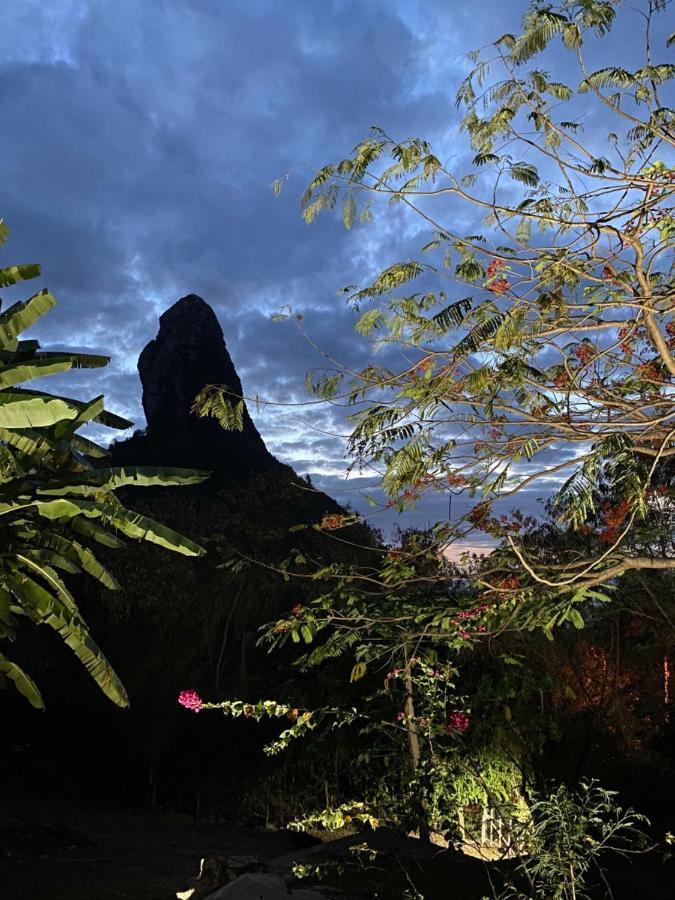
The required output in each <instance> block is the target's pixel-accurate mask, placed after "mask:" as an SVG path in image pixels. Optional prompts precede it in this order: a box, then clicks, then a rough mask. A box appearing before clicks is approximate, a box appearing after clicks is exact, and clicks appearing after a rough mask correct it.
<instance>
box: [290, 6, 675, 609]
mask: <svg viewBox="0 0 675 900" xmlns="http://www.w3.org/2000/svg"><path fill="white" fill-rule="evenodd" d="M667 5H668V4H667V3H665V2H657V0H648V2H645V3H643V4H642V6H641V9H640V10H639V11H637V12H636V11H634V10H630V11H629V10H625V11H624V10H621V11H619V10H617V7H616V4H613V3H609V2H598V0H563V2H559V3H556V4H542V3H540V2H534V3H532V4H531V6H530V8H529V9H528V11H527V12H526V14H525V15H524V17H523V21H522V29H521V31H520V33H519V34H516V35H513V34H504V35H502V36H501V37H500V38H498V39H497V40H496V41H495V42H494V44H492V45H491V47H490V48H489V52H487V53H473V54H470V59H471V61H472V63H473V68H472V70H471V71H470V73H469V74H468V76H467V77H466V79H465V80H464V82H463V83H462V85H461V87H460V89H459V91H458V94H457V103H458V105H459V106H461V107H462V108H463V109H464V117H463V119H462V128H463V129H464V130H465V131H466V132H467V133H468V135H469V138H470V142H471V146H472V149H473V151H474V153H475V155H474V157H473V161H472V168H471V171H470V172H469V173H468V174H466V175H464V177H460V176H459V175H457V174H455V173H454V172H452V171H451V170H450V169H449V168H448V167H447V166H446V165H445V164H444V163H443V162H441V159H442V158H443V154H442V153H441V152H440V151H439V152H437V153H434V152H433V150H432V148H431V146H430V145H429V144H428V143H427V142H426V141H424V140H421V139H419V138H410V139H408V140H403V141H400V140H397V139H395V138H393V137H390V136H389V135H388V134H387V133H386V132H385V131H383V130H381V129H379V128H374V129H373V130H372V132H371V134H370V135H369V136H368V137H367V138H366V139H365V140H363V141H362V142H361V143H360V144H358V145H357V147H356V148H355V150H354V152H353V154H352V155H351V156H350V157H348V158H346V159H343V160H342V161H341V162H338V163H335V164H329V165H327V166H325V167H323V168H322V169H321V170H320V171H319V172H318V173H317V175H316V176H315V177H314V179H313V180H312V181H311V183H310V185H309V187H308V189H307V191H306V192H305V195H304V197H303V200H302V205H303V209H304V216H305V219H306V220H307V221H308V222H311V221H312V220H313V219H314V218H315V217H316V216H317V215H318V214H319V213H320V212H322V211H324V210H326V209H332V208H334V207H335V206H336V205H337V204H338V203H340V204H341V206H342V211H343V219H344V224H345V225H346V227H347V228H351V227H352V225H353V223H354V222H355V218H356V216H357V214H358V212H359V207H360V209H361V219H362V220H368V219H370V218H372V208H371V207H372V204H373V202H374V201H377V200H386V201H388V203H389V204H390V205H392V204H394V205H396V204H398V205H400V206H402V207H404V208H405V209H406V210H408V211H409V212H410V213H412V214H414V215H416V216H418V217H419V218H420V219H421V220H422V223H423V225H424V227H425V228H426V227H428V229H429V231H430V232H433V233H431V234H429V238H430V239H429V241H428V242H427V243H426V244H425V246H424V247H423V248H422V250H423V251H424V256H420V257H419V258H415V259H410V260H407V261H403V262H397V263H395V264H393V265H391V266H389V267H388V268H386V269H385V270H384V271H382V272H380V273H379V274H378V275H377V277H376V278H375V279H374V280H373V281H372V282H371V283H370V284H369V285H367V286H366V287H363V288H361V289H358V290H357V289H355V288H346V289H345V291H346V292H347V293H348V295H349V297H348V299H349V302H350V303H351V305H352V306H353V307H354V308H355V309H357V310H360V309H361V307H362V306H363V305H364V304H365V303H367V302H370V301H373V302H374V304H375V305H374V306H373V307H372V308H368V309H367V310H366V311H365V312H362V315H361V316H360V319H359V321H358V324H357V326H356V330H357V332H359V333H360V334H362V335H372V336H374V337H375V340H376V341H377V343H378V345H380V346H382V345H384V347H385V350H386V348H387V347H392V346H393V347H394V348H396V349H401V350H403V351H404V354H405V355H406V356H407V357H408V359H409V360H410V362H409V363H407V364H406V365H405V366H404V367H403V368H402V369H401V368H399V369H395V368H388V367H386V366H384V365H378V364H374V363H373V364H369V365H367V366H366V367H365V368H364V369H363V370H362V371H360V372H359V373H357V374H355V375H353V374H350V373H347V372H345V371H344V370H341V369H340V368H335V369H330V370H322V371H321V372H318V373H316V374H315V377H314V380H313V389H314V391H315V392H316V393H318V394H319V395H321V396H323V397H326V398H329V399H331V401H332V402H334V403H335V402H339V401H340V400H343V401H344V402H346V403H347V404H358V408H357V410H356V411H355V412H354V413H353V421H354V423H355V425H354V429H353V431H352V434H351V437H350V441H349V446H350V449H351V452H352V454H353V455H354V457H355V460H356V462H357V464H360V465H366V464H375V465H376V466H380V467H382V470H383V473H384V476H383V486H384V488H385V490H386V492H387V493H388V495H389V498H390V499H389V503H390V504H392V505H395V506H396V507H398V508H400V509H403V508H404V507H405V506H406V505H407V504H409V503H411V502H414V501H415V500H416V499H418V498H419V497H420V496H421V495H422V494H423V493H424V492H426V491H429V490H445V489H447V488H448V487H449V486H450V487H454V488H458V489H461V490H465V491H467V492H469V493H471V494H472V495H476V494H478V495H479V499H478V502H477V503H476V505H475V506H474V508H473V510H472V511H471V513H469V514H468V516H467V517H465V519H464V520H463V521H462V522H461V523H460V525H459V526H458V527H456V528H454V529H452V530H448V531H447V533H443V534H439V540H443V541H450V540H456V539H458V538H462V537H464V536H466V534H467V533H468V532H469V531H470V530H472V529H476V528H478V529H482V530H485V531H488V532H489V533H491V534H493V535H494V536H496V537H503V538H505V540H506V543H507V552H505V553H504V554H503V566H502V567H497V568H498V571H497V569H496V570H495V572H494V574H493V577H491V578H490V579H488V582H489V583H486V589H488V590H490V591H491V592H492V593H493V594H494V595H495V596H497V597H499V596H501V597H506V598H508V597H510V596H512V595H513V594H514V591H516V590H517V589H518V590H520V589H521V588H522V587H524V586H526V585H527V586H530V587H532V588H535V589H537V590H538V591H539V592H540V593H541V591H542V590H543V592H548V593H553V594H555V595H556V596H558V595H560V594H561V593H569V592H577V593H578V592H580V591H581V592H583V591H584V590H588V589H590V588H592V587H594V586H595V585H599V584H602V583H604V582H607V581H608V580H610V579H611V578H613V577H615V576H617V575H619V574H621V573H622V572H624V571H626V570H629V569H670V568H672V567H674V566H675V557H673V555H672V553H670V552H668V553H664V552H661V548H660V547H659V546H656V545H655V546H653V547H650V548H648V550H647V551H646V552H640V553H636V552H633V550H631V545H630V541H629V537H630V535H631V533H632V532H633V531H634V530H635V529H636V528H637V527H638V526H639V524H640V522H641V521H642V520H644V519H645V518H646V517H647V516H648V515H649V514H650V510H652V509H653V508H654V506H655V505H656V506H658V505H659V504H663V502H667V503H668V504H670V506H671V508H672V503H673V500H672V486H671V484H670V480H669V476H668V474H667V469H666V467H665V466H664V461H666V460H668V459H670V458H671V457H672V456H673V455H675V409H674V407H673V376H675V356H674V348H675V318H674V317H673V299H674V296H675V293H674V291H673V285H672V269H671V268H670V264H669V262H668V254H669V251H670V249H671V247H672V238H673V236H674V235H675V218H674V217H673V209H672V206H671V205H669V204H671V202H672V197H673V194H674V193H675V169H673V168H672V166H671V165H669V164H667V162H664V159H663V158H661V157H662V155H665V154H667V153H668V152H672V147H673V143H674V141H675V127H674V121H675V115H674V113H673V111H672V110H671V109H669V108H667V107H666V106H665V105H664V99H663V97H662V92H663V91H664V90H665V86H666V85H667V83H668V82H669V81H670V80H671V79H672V77H673V75H675V66H674V65H672V64H670V63H664V62H662V60H661V58H660V57H658V58H654V57H653V53H654V52H655V51H654V48H655V47H656V46H657V44H656V43H655V40H654V34H653V32H654V24H655V21H656V18H657V14H658V13H660V12H663V11H664V10H665V8H666V7H667ZM636 14H637V15H638V16H639V17H640V18H639V19H638V23H639V24H640V25H641V27H642V26H644V30H643V32H642V33H643V35H644V41H643V50H644V58H643V59H642V60H641V61H640V62H639V64H638V66H637V68H631V69H627V68H623V67H622V66H619V65H617V66H609V67H605V68H602V69H598V70H595V71H593V70H591V69H590V67H589V66H588V65H587V63H586V49H587V46H586V45H587V43H588V42H589V41H590V40H592V39H593V38H604V37H606V36H607V35H608V34H609V32H610V30H611V28H612V26H613V24H614V20H615V18H616V16H617V15H625V16H630V15H636ZM558 39H559V40H560V41H561V43H562V47H563V49H564V50H565V51H567V53H568V54H569V56H570V57H571V62H572V63H573V64H574V65H575V66H576V68H577V70H578V75H577V78H576V83H575V84H565V83H563V82H560V81H555V80H553V79H552V78H551V76H550V75H549V74H548V73H547V72H546V71H545V70H544V68H541V67H539V66H538V67H537V68H532V69H529V70H528V69H526V64H527V63H530V62H531V61H532V60H534V58H535V57H537V56H538V55H539V54H540V53H542V52H543V51H545V50H546V49H547V48H548V47H549V45H550V44H551V43H552V42H554V41H557V40H558ZM672 40H673V38H672V37H671V38H670V39H669V43H670V42H671V41H672ZM661 51H662V46H658V52H659V53H660V52H661ZM570 71H571V70H570ZM589 104H594V106H595V107H597V114H598V118H599V120H601V121H602V122H603V127H606V128H607V129H608V131H609V133H608V134H606V135H605V134H601V133H600V132H598V131H597V128H595V127H594V130H593V131H592V132H591V133H589V134H585V132H584V125H583V123H582V121H581V120H582V118H583V114H584V113H585V112H586V111H587V109H588V105H589ZM664 158H666V159H667V157H665V156H664ZM451 201H462V202H464V203H466V204H468V205H469V206H470V207H473V208H475V209H476V211H477V212H478V213H483V214H484V216H485V221H484V228H483V230H482V231H481V232H480V233H478V232H476V233H471V234H462V233H458V232H457V231H456V230H455V229H453V228H452V226H451V225H450V224H449V219H451V218H452V216H453V214H454V213H455V210H456V208H457V207H456V206H454V205H453V202H451ZM437 259H438V261H436V260H437ZM413 281H418V282H419V283H420V285H421V287H420V289H419V290H418V291H416V292H414V293H405V294H404V295H403V296H402V295H401V294H402V293H403V292H405V290H406V289H407V288H408V286H409V285H410V284H411V282H413ZM446 284H447V285H450V287H449V288H447V287H445V285H446ZM457 285H459V286H460V287H461V291H460V290H459V289H458V288H457V287H456V286H457ZM466 291H468V293H467V294H466V296H458V294H460V293H464V292H466ZM671 471H672V470H671ZM565 475H567V476H568V477H567V480H566V481H564V483H562V482H563V478H564V476H565ZM601 481H602V482H604V484H605V488H606V492H605V498H606V500H607V507H606V509H605V510H604V515H605V521H604V522H603V523H602V528H601V529H600V531H601V532H602V534H603V535H604V537H603V544H602V546H601V547H600V549H599V551H598V552H597V553H596V554H595V555H594V556H593V557H592V558H582V559H579V558H578V557H574V558H568V559H563V560H562V561H561V560H557V561H556V562H555V563H554V564H552V565H549V564H546V565H542V564H540V563H539V561H538V560H537V559H535V558H532V557H530V556H528V555H527V553H526V551H525V549H524V547H523V546H522V543H521V542H520V541H519V540H518V536H517V533H516V532H517V530H518V523H517V522H513V521H510V520H508V518H507V519H506V520H502V521H500V519H499V518H497V517H495V516H494V515H493V511H492V510H493V504H494V503H495V502H496V501H497V500H501V501H506V500H507V499H510V498H512V497H513V496H514V495H516V494H517V492H518V491H521V490H522V489H523V488H525V487H531V486H532V485H533V484H535V485H536V483H541V484H543V483H544V482H547V484H548V485H549V486H550V485H551V483H554V484H555V483H557V484H558V485H559V490H558V492H557V497H556V500H555V503H556V509H557V515H558V517H559V519H560V521H561V522H562V523H566V524H569V525H571V526H572V528H574V529H583V528H585V527H587V525H588V520H589V518H591V517H592V516H593V515H594V514H595V513H596V512H597V510H596V508H595V504H596V502H597V495H598V486H599V484H600V482H601ZM549 489H550V488H549ZM669 492H670V493H669ZM664 493H665V496H666V501H664V500H663V496H662V495H663V494H664ZM659 497H661V499H659ZM668 497H669V498H670V499H667V498H668ZM671 546H672V545H671ZM516 576H517V577H518V578H519V579H520V581H519V584H518V586H516V585H514V584H513V583H512V579H513V577H516ZM505 581H506V583H507V584H506V586H504V584H503V582H505Z"/></svg>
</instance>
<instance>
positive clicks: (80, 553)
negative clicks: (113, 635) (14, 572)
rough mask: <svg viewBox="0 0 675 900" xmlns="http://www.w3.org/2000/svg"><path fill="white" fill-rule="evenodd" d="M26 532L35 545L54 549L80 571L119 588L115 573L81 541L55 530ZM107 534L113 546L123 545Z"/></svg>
mask: <svg viewBox="0 0 675 900" xmlns="http://www.w3.org/2000/svg"><path fill="white" fill-rule="evenodd" d="M73 524H74V523H73ZM87 524H91V523H87ZM24 533H25V536H26V539H28V540H31V541H32V542H33V546H39V547H40V548H48V549H49V550H52V551H53V552H54V553H56V554H58V556H60V557H61V558H62V559H66V560H69V561H70V562H71V563H72V565H73V566H74V567H75V568H76V569H77V570H78V571H80V570H81V571H83V572H86V573H87V575H91V577H92V578H95V579H96V581H98V582H100V583H101V584H102V585H104V587H107V588H108V589H109V590H111V591H116V590H119V583H118V582H117V580H116V579H115V578H114V577H113V575H111V573H110V572H109V571H108V569H106V567H105V566H104V565H103V564H102V563H100V562H99V561H98V559H97V558H96V556H95V555H94V554H93V553H92V551H91V550H90V549H89V548H88V547H85V546H84V545H83V544H80V543H79V541H75V540H73V539H72V538H65V537H63V536H62V535H60V534H57V533H56V532H55V531H38V530H37V529H27V530H26V532H24ZM24 533H22V534H21V535H20V536H21V538H24ZM90 536H92V535H90ZM107 536H108V537H110V538H112V541H111V542H110V543H111V544H112V546H113V547H115V548H118V547H120V546H123V544H122V542H121V541H118V540H117V539H116V538H113V536H112V535H107ZM36 552H41V551H36ZM27 555H28V554H27Z"/></svg>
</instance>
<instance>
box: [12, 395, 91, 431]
mask: <svg viewBox="0 0 675 900" xmlns="http://www.w3.org/2000/svg"><path fill="white" fill-rule="evenodd" d="M77 413H78V409H77V407H76V406H75V404H74V403H73V402H72V401H70V400H64V399H62V398H61V397H50V396H49V395H48V394H44V395H41V394H34V395H30V396H29V395H28V394H27V392H26V391H18V390H17V391H2V392H0V428H44V427H45V426H48V425H54V424H55V423H56V422H60V421H61V420H62V419H73V418H75V416H76V415H77Z"/></svg>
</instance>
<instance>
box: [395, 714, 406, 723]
mask: <svg viewBox="0 0 675 900" xmlns="http://www.w3.org/2000/svg"><path fill="white" fill-rule="evenodd" d="M404 719H405V713H404V712H400V713H399V714H398V715H397V716H396V721H397V722H402V721H403V720H404Z"/></svg>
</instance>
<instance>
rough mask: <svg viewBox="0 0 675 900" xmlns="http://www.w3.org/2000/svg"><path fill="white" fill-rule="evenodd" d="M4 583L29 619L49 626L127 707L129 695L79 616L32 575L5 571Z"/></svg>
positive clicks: (108, 692) (105, 689)
mask: <svg viewBox="0 0 675 900" xmlns="http://www.w3.org/2000/svg"><path fill="white" fill-rule="evenodd" d="M5 582H6V585H7V587H8V588H9V589H10V591H11V592H12V593H13V594H14V596H15V597H16V598H17V599H18V600H19V602H20V603H21V605H22V606H23V608H24V609H25V611H26V612H27V613H28V615H29V616H30V618H31V619H33V621H34V622H36V623H37V624H46V625H49V626H50V627H51V628H53V629H54V631H56V632H57V634H58V635H59V636H60V637H61V639H62V640H63V641H64V642H65V643H66V644H67V645H68V646H69V647H70V649H71V650H72V651H73V653H74V654H75V655H76V656H77V658H78V659H79V660H80V662H81V663H82V664H83V666H84V667H85V669H86V670H87V671H88V672H89V674H90V675H91V677H92V678H93V679H94V681H95V682H96V683H97V684H98V686H99V687H100V688H101V690H102V691H103V693H104V694H105V695H106V697H108V698H109V699H110V700H112V701H113V703H115V704H116V705H117V706H121V707H128V706H129V698H128V697H127V693H126V691H125V690H124V686H123V684H122V682H121V681H120V680H119V678H118V676H117V674H116V672H115V670H114V669H113V668H112V666H111V665H110V663H109V662H108V660H107V659H106V658H105V656H104V655H103V653H101V651H100V649H99V648H98V646H97V644H96V643H95V642H94V640H93V639H92V637H91V635H90V634H89V632H88V630H87V628H86V626H85V625H84V623H83V622H82V620H81V618H80V616H79V615H77V614H75V613H73V612H72V611H71V610H69V609H67V608H66V607H65V606H64V605H63V603H61V601H60V600H59V598H58V597H55V596H53V595H52V594H50V593H49V591H47V590H46V589H45V588H43V587H42V586H41V585H40V584H38V583H37V582H36V581H33V579H32V578H28V577H27V576H25V575H23V576H20V575H17V574H12V573H8V575H7V576H6V578H5Z"/></svg>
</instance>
